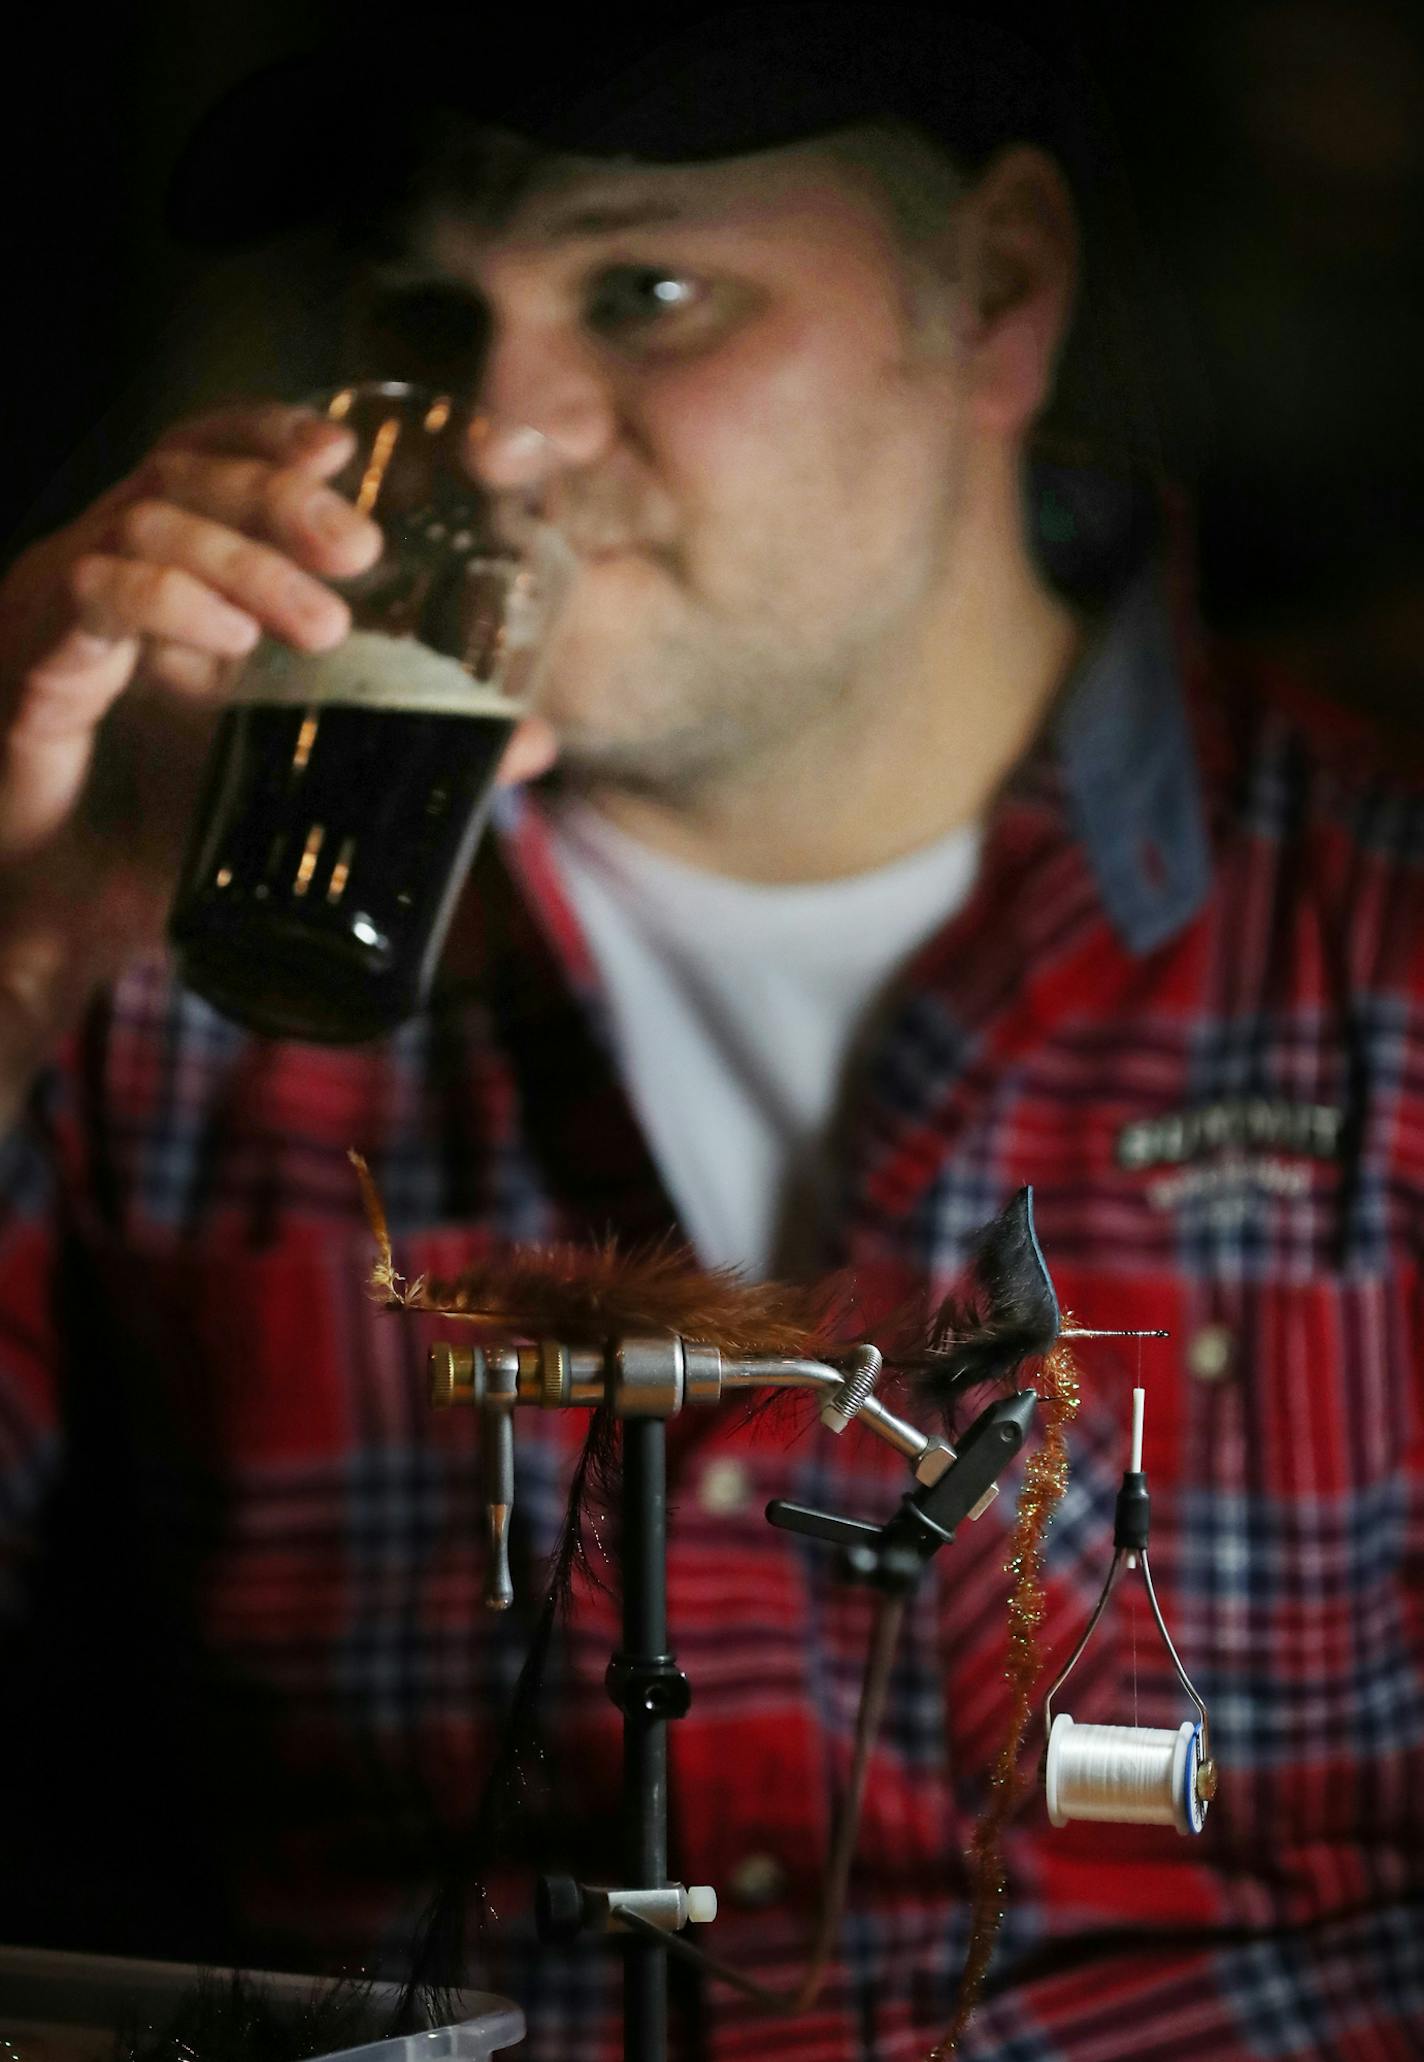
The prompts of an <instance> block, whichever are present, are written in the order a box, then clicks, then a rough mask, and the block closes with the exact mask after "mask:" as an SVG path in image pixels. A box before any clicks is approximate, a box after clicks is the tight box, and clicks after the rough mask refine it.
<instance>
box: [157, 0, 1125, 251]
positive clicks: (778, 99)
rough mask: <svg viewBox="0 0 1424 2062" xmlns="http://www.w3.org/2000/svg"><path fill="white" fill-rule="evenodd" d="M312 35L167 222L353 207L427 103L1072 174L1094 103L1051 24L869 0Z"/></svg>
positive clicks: (510, 120)
mask: <svg viewBox="0 0 1424 2062" xmlns="http://www.w3.org/2000/svg"><path fill="white" fill-rule="evenodd" d="M347 22H348V24H349V25H337V26H335V27H334V28H333V29H332V31H331V32H330V33H328V34H325V35H321V34H318V35H316V36H314V37H313V38H312V39H311V41H310V42H309V43H308V44H307V45H306V46H305V47H303V48H302V49H300V50H298V51H296V52H294V53H292V54H290V55H288V56H286V57H284V58H281V59H279V60H277V61H275V62H272V63H269V64H267V65H266V66H264V67H263V68H262V69H261V70H260V71H258V72H256V73H254V74H252V75H251V76H249V77H247V78H245V79H243V80H241V81H240V82H239V83H238V84H237V85H236V86H234V87H233V88H231V89H230V90H229V91H228V92H226V93H225V94H224V95H223V96H222V98H221V99H220V100H219V101H218V102H217V103H216V104H215V105H214V106H212V107H211V108H209V109H208V110H207V112H206V113H205V114H204V115H203V117H202V119H201V120H200V122H199V124H198V126H197V128H196V130H195V132H194V133H193V135H192V136H191V137H190V138H189V140H188V142H187V144H186V146H185V148H184V150H183V151H182V153H181V156H180V158H179V161H178V164H177V166H176V167H175V170H174V173H173V175H172V179H171V181H170V186H169V195H168V218H169V223H170V227H171V228H172V230H173V231H174V233H175V234H176V235H177V236H178V238H179V239H180V240H181V241H183V242H186V243H189V244H193V245H197V246H199V247H203V248H207V249H224V248H231V247H234V246H238V245H243V244H251V243H255V242H260V241H262V240H264V239H266V238H269V237H272V236H275V235H278V234H280V233H282V232H283V231H288V230H291V229H294V228H297V227H299V226H302V225H303V224H306V223H309V222H314V221H317V220H321V219H326V220H331V221H337V222H340V221H342V220H345V221H347V222H350V223H354V222H358V221H359V220H360V219H361V218H362V217H363V216H364V215H366V214H368V213H369V212H370V211H371V210H372V209H373V208H375V207H378V206H379V205H380V204H381V202H382V200H383V198H384V197H385V196H386V195H387V194H388V192H389V190H390V188H391V187H392V185H394V184H396V183H398V182H399V181H400V179H401V178H402V177H403V176H405V174H406V172H407V171H408V169H409V167H410V165H411V163H412V162H413V160H414V159H415V158H416V157H418V153H419V147H420V139H421V136H422V134H423V133H425V132H427V131H428V129H429V126H430V124H431V122H432V119H433V118H435V117H437V116H442V115H446V116H448V115H454V116H459V117H465V118H468V119H469V120H470V121H471V122H473V123H475V124H478V125H482V126H487V127H490V128H497V129H502V130H506V131H510V132H512V133H514V134H516V135H519V136H522V137H524V138H526V139H527V140H528V141H530V142H532V143H534V144H536V145H541V146H543V147H545V148H547V149H548V150H550V151H552V152H558V153H561V154H562V153H568V154H573V155H578V156H586V157H594V158H617V159H633V160H640V161H644V162H648V163H659V164H689V163H697V162H701V161H709V160H714V159H721V158H730V157H737V156H741V155H743V154H745V153H747V152H751V151H758V150H766V149H771V148H774V147H775V146H777V145H780V144H787V143H793V142H798V141H803V140H809V139H811V138H813V137H815V136H817V135H820V134H826V133H829V132H830V131H832V130H835V129H839V128H843V127H847V126H849V125H851V124H854V123H858V122H865V121H874V120H889V121H894V122H898V123H902V124H905V125H908V126H910V127H912V128H914V129H917V130H919V131H920V132H922V133H923V134H924V135H926V136H927V137H929V138H930V139H931V140H933V141H934V142H936V143H938V144H939V145H940V146H941V147H942V148H943V149H944V150H945V151H946V153H947V154H948V155H949V156H950V157H951V158H953V159H954V160H955V161H956V162H959V163H961V164H963V165H964V166H965V167H966V168H972V167H973V166H975V165H976V164H978V163H981V162H982V161H983V160H984V159H985V158H987V157H988V156H989V155H990V154H991V153H992V152H993V150H994V149H995V148H997V147H998V146H999V145H1001V144H1004V143H1008V142H1011V141H1031V142H1037V143H1041V144H1043V145H1045V146H1046V147H1047V148H1049V149H1051V150H1053V151H1054V152H1055V154H1056V155H1057V156H1058V157H1059V158H1060V160H1062V161H1063V162H1064V164H1065V167H1066V169H1067V170H1068V172H1069V175H1070V177H1071V178H1073V179H1074V181H1075V183H1081V181H1082V179H1083V177H1084V175H1085V172H1086V170H1087V167H1088V164H1089V161H1090V160H1091V158H1092V156H1093V147H1092V145H1091V143H1090V142H1089V141H1088V138H1089V133H1090V129H1091V122H1090V121H1089V119H1088V115H1089V109H1090V106H1091V102H1092V93H1091V88H1090V87H1089V86H1088V84H1087V82H1086V80H1085V78H1084V75H1083V73H1082V71H1081V67H1080V65H1079V63H1078V61H1077V58H1076V53H1075V50H1074V48H1073V46H1072V43H1071V35H1070V34H1069V33H1066V32H1065V30H1064V27H1063V23H1062V21H1060V22H1059V23H1058V24H1057V26H1056V27H1046V26H1045V24H1044V23H1043V22H1041V21H1040V22H1035V23H1033V24H1032V25H1031V28H1032V32H1031V35H1028V34H1024V33H1021V32H1020V30H1019V27H1018V25H1017V24H1015V26H1014V27H1013V28H1012V29H1011V28H1006V27H1005V26H1004V20H1003V18H1002V16H1000V18H996V19H995V20H992V21H991V20H988V19H985V18H984V17H983V16H981V15H979V14H976V13H974V12H973V11H969V10H964V9H961V8H958V7H956V6H955V5H953V4H952V0H946V4H943V5H940V6H937V7H927V6H922V5H909V4H898V0H871V4H869V5H850V4H846V0H799V4H790V5H783V4H773V5H760V6H746V5H742V6H734V7H725V6H724V7H716V8H700V9H697V10H695V11H690V12H689V13H687V14H686V15H684V16H683V18H682V19H681V20H679V19H678V18H677V16H676V15H674V14H672V13H671V12H670V11H669V10H668V9H666V8H664V9H662V10H660V11H659V13H658V14H657V15H655V16H648V15H643V16H641V17H636V18H635V17H633V16H632V15H625V16H624V17H622V18H620V17H619V16H618V15H617V13H616V11H614V10H613V9H611V8H609V7H608V6H606V5H605V6H603V7H599V8H590V9H586V10H584V11H583V13H582V15H581V16H580V17H573V18H570V17H568V16H564V17H563V18H561V19H558V20H555V19H554V18H552V17H551V16H550V15H549V14H548V13H547V11H545V10H535V9H530V8H525V9H523V10H522V13H521V11H520V10H519V9H518V8H517V6H513V7H512V6H511V5H510V4H509V0H502V4H501V5H500V6H499V7H489V6H483V7H480V6H469V7H464V8H460V9H440V10H432V9H428V8H423V7H421V6H418V5H417V6H408V7H405V8H401V9H391V10H387V11H386V12H384V13H381V12H377V13H376V14H374V15H368V14H365V13H364V12H362V11H360V10H353V11H352V13H351V14H350V15H349V16H348V17H347Z"/></svg>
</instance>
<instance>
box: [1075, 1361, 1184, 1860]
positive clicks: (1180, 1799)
mask: <svg viewBox="0 0 1424 2062" xmlns="http://www.w3.org/2000/svg"><path fill="white" fill-rule="evenodd" d="M1143 1407H1144V1392H1143V1391H1142V1390H1141V1389H1140V1388H1139V1389H1134V1390H1133V1392H1132V1451H1131V1455H1130V1457H1129V1465H1128V1469H1127V1472H1126V1474H1125V1475H1124V1476H1123V1478H1122V1487H1121V1488H1120V1489H1119V1491H1118V1495H1117V1511H1116V1516H1115V1520H1114V1524H1113V1557H1112V1565H1111V1566H1110V1568H1109V1569H1108V1575H1107V1580H1106V1582H1105V1583H1104V1584H1103V1588H1102V1594H1101V1595H1100V1596H1099V1598H1098V1601H1097V1604H1096V1605H1095V1607H1094V1609H1093V1614H1092V1616H1091V1617H1090V1618H1089V1620H1088V1623H1087V1625H1086V1626H1085V1627H1084V1630H1083V1636H1082V1638H1081V1639H1080V1640H1079V1642H1078V1644H1077V1646H1076V1647H1075V1648H1074V1649H1073V1652H1072V1654H1071V1655H1070V1656H1069V1659H1068V1663H1067V1666H1066V1667H1065V1668H1064V1670H1063V1672H1062V1674H1061V1675H1060V1676H1059V1678H1058V1680H1057V1682H1055V1683H1054V1685H1053V1687H1052V1689H1051V1690H1050V1691H1049V1693H1048V1696H1047V1697H1046V1698H1045V1700H1044V1706H1043V1718H1044V1727H1045V1730H1046V1732H1047V1735H1048V1755H1047V1760H1046V1762H1045V1765H1044V1784H1045V1788H1046V1791H1047V1797H1048V1816H1049V1818H1050V1819H1051V1820H1052V1822H1053V1824H1054V1825H1055V1826H1066V1825H1067V1824H1068V1823H1069V1822H1070V1820H1074V1819H1087V1820H1095V1821H1097V1822H1098V1823H1100V1824H1107V1825H1123V1826H1175V1827H1176V1829H1177V1831H1178V1832H1179V1833H1200V1832H1201V1830H1202V1827H1203V1826H1204V1825H1205V1823H1206V1814H1207V1807H1208V1805H1209V1804H1210V1802H1211V1800H1212V1798H1213V1797H1214V1796H1215V1795H1216V1763H1215V1762H1214V1761H1213V1760H1212V1758H1211V1728H1210V1722H1209V1720H1208V1717H1207V1709H1206V1705H1205V1704H1204V1703H1203V1701H1202V1699H1201V1697H1200V1696H1199V1695H1198V1693H1197V1691H1196V1689H1195V1687H1194V1686H1193V1684H1192V1681H1191V1678H1190V1677H1189V1676H1188V1674H1187V1672H1186V1670H1185V1668H1183V1666H1182V1663H1181V1661H1180V1659H1179V1658H1178V1654H1177V1650H1176V1648H1175V1646H1174V1645H1173V1644H1172V1636H1171V1634H1170V1633H1169V1632H1168V1630H1167V1626H1166V1621H1165V1620H1164V1619H1163V1616H1162V1609H1161V1606H1160V1605H1159V1603H1158V1602H1157V1592H1156V1589H1155V1588H1154V1586H1153V1582H1152V1571H1151V1568H1150V1567H1149V1565H1148V1558H1147V1533H1148V1520H1149V1516H1150V1500H1149V1497H1148V1492H1147V1476H1146V1474H1145V1472H1144V1470H1143V1466H1142V1422H1143ZM1129 1571H1135V1572H1137V1573H1139V1574H1140V1575H1141V1577H1142V1584H1143V1588H1144V1589H1145V1590H1146V1592H1147V1601H1148V1604H1149V1605H1150V1607H1151V1611H1152V1617H1153V1620H1154V1622H1155V1624H1156V1626H1157V1630H1158V1632H1159V1633H1160V1634H1161V1636H1162V1644H1163V1646H1164V1647H1165V1648H1166V1649H1167V1653H1168V1655H1169V1656H1170V1658H1171V1662H1172V1666H1173V1668H1174V1669H1175V1670H1176V1672H1177V1679H1178V1681H1179V1682H1180V1683H1181V1685H1182V1688H1183V1689H1184V1690H1185V1691H1186V1693H1187V1696H1188V1698H1189V1699H1190V1700H1191V1702H1192V1704H1193V1705H1194V1706H1195V1708H1196V1713H1197V1716H1196V1719H1195V1720H1192V1719H1189V1718H1185V1719H1183V1720H1182V1722H1181V1724H1180V1725H1179V1726H1178V1727H1177V1728H1176V1730H1175V1731H1172V1730H1171V1729H1169V1728H1166V1727H1160V1726H1136V1725H1131V1726H1128V1725H1081V1724H1078V1723H1077V1722H1076V1721H1075V1720H1074V1719H1073V1718H1072V1717H1070V1715H1069V1714H1068V1713H1067V1712H1066V1711H1060V1712H1059V1714H1058V1716H1057V1717H1056V1718H1055V1717H1054V1715H1053V1700H1054V1698H1055V1697H1056V1696H1057V1695H1058V1692H1059V1691H1060V1690H1061V1689H1062V1687H1063V1685H1064V1683H1066V1682H1067V1680H1068V1678H1069V1676H1070V1675H1071V1674H1072V1672H1073V1670H1074V1668H1076V1666H1077V1664H1078V1660H1079V1657H1080V1656H1081V1655H1082V1652H1083V1649H1084V1648H1085V1647H1086V1646H1087V1644H1088V1641H1089V1640H1090V1639H1091V1638H1092V1636H1093V1633H1094V1631H1095V1629H1096V1627H1097V1624H1098V1620H1099V1619H1100V1618H1101V1617H1102V1615H1103V1612H1104V1610H1105V1609H1106V1608H1107V1603H1108V1599H1109V1597H1111V1595H1112V1593H1113V1591H1114V1590H1115V1589H1116V1587H1117V1584H1118V1581H1119V1579H1120V1577H1121V1576H1122V1575H1123V1574H1124V1573H1126V1572H1129Z"/></svg>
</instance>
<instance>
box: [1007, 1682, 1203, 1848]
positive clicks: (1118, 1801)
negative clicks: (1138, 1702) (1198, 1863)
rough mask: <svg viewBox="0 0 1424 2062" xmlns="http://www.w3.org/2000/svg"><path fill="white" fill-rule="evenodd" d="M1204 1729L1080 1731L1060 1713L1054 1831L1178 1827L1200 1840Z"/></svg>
mask: <svg viewBox="0 0 1424 2062" xmlns="http://www.w3.org/2000/svg"><path fill="white" fill-rule="evenodd" d="M1200 1765H1201V1727H1200V1725H1199V1724H1195V1723H1193V1721H1192V1720H1191V1719H1189V1718H1184V1719H1183V1720H1182V1723H1181V1724H1180V1725H1179V1726H1178V1727H1177V1729H1176V1731H1175V1732H1168V1731H1167V1730H1166V1729H1165V1728H1163V1727H1155V1726H1130V1725H1075V1724H1074V1723H1073V1720H1072V1719H1071V1718H1070V1717H1069V1715H1068V1713H1067V1712H1066V1711H1062V1712H1060V1713H1059V1714H1058V1716H1057V1718H1055V1719H1054V1721H1053V1728H1052V1730H1051V1732H1050V1733H1049V1736H1048V1765H1047V1768H1046V1771H1045V1780H1046V1787H1047V1791H1048V1816H1049V1818H1050V1819H1051V1820H1052V1822H1053V1824H1054V1825H1055V1826H1066V1825H1067V1824H1068V1823H1069V1821H1070V1820H1071V1819H1091V1820H1096V1821H1097V1822H1098V1823H1099V1824H1106V1825H1115V1826H1175V1827H1176V1829H1177V1831H1178V1832H1179V1833H1200V1831H1201V1829H1202V1826H1203V1825H1204V1824H1205V1822H1206V1798H1205V1797H1203V1796H1202V1795H1201V1788H1202V1786H1201V1785H1200V1783H1199V1781H1198V1770H1199V1768H1200Z"/></svg>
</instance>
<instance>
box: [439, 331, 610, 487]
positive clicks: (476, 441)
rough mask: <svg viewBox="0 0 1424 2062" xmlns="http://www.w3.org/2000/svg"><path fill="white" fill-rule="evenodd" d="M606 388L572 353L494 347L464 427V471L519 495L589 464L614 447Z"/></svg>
mask: <svg viewBox="0 0 1424 2062" xmlns="http://www.w3.org/2000/svg"><path fill="white" fill-rule="evenodd" d="M615 421H616V412H615V409H614V406H613V402H612V397H611V395H610V393H609V390H608V386H607V383H606V381H605V380H604V379H603V378H602V377H601V376H600V373H599V369H598V367H597V366H596V365H594V364H591V363H590V362H589V360H588V358H587V357H586V356H585V355H584V354H583V353H582V352H580V351H578V350H577V349H572V348H569V349H555V348H549V347H545V348H542V349H540V348H537V347H532V346H524V347H522V348H521V346H520V345H519V344H518V343H517V342H515V341H513V340H511V341H509V342H507V343H505V344H503V345H502V346H498V347H496V350H495V351H494V352H493V353H492V354H491V356H490V358H489V360H488V361H487V363H486V367H485V377H484V379H483V380H482V382H481V385H480V392H479V397H478V408H477V412H476V414H475V416H474V418H473V420H472V423H471V430H470V442H469V463H470V470H471V471H472V472H473V473H474V475H475V477H476V478H477V479H479V480H481V481H483V483H484V484H485V485H486V486H487V487H495V488H513V489H516V490H523V491H525V492H528V491H531V490H534V489H538V488H540V487H542V486H544V485H546V484H547V483H548V482H549V481H551V480H552V479H554V478H555V477H556V476H557V475H558V474H559V473H561V472H566V471H572V470H576V469H578V468H580V467H582V466H587V465H591V464H593V463H594V462H595V461H596V460H597V459H599V458H601V457H602V456H603V455H604V453H605V452H606V451H607V450H608V448H609V446H610V445H611V443H612V442H613V439H614V435H615V428H614V425H615Z"/></svg>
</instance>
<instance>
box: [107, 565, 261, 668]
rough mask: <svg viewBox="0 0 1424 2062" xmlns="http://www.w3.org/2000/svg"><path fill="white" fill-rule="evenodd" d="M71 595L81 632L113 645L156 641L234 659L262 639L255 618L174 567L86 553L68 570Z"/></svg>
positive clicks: (188, 574)
mask: <svg viewBox="0 0 1424 2062" xmlns="http://www.w3.org/2000/svg"><path fill="white" fill-rule="evenodd" d="M69 591H70V597H71V600H72V602H73V605H74V610H75V614H76V616H77V617H78V620H79V625H80V628H81V629H83V630H87V631H88V632H89V633H90V635H91V636H94V637H100V638H111V639H113V640H114V642H115V643H119V642H121V641H122V640H124V639H127V638H131V637H157V638H164V639H172V640H174V641H175V642H177V643H179V644H190V645H197V646H198V647H199V648H200V649H202V650H204V651H210V652H212V653H213V654H214V655H215V656H217V657H220V658H232V659H236V658H241V657H242V656H243V655H244V654H245V653H247V652H250V651H251V650H252V647H253V646H254V645H255V644H256V642H257V640H258V638H259V637H260V636H261V634H262V629H261V625H260V624H259V623H258V621H257V619H256V617H255V616H251V615H249V614H248V613H247V612H246V611H245V610H244V609H238V608H234V607H233V606H232V604H231V603H230V602H226V601H224V600H223V599H222V598H221V596H219V595H216V594H214V593H213V591H212V589H211V588H210V587H208V586H206V585H205V584H204V583H203V582H202V581H201V580H196V579H194V577H193V575H192V574H191V573H185V572H182V571H181V570H180V569H179V568H178V567H176V566H151V565H138V564H135V563H134V561H133V560H131V559H124V558H113V557H110V556H108V555H107V554H106V553H103V552H88V553H86V554H85V555H84V557H82V558H80V559H77V560H76V561H75V563H74V565H73V566H72V567H71V568H70V575H69Z"/></svg>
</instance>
